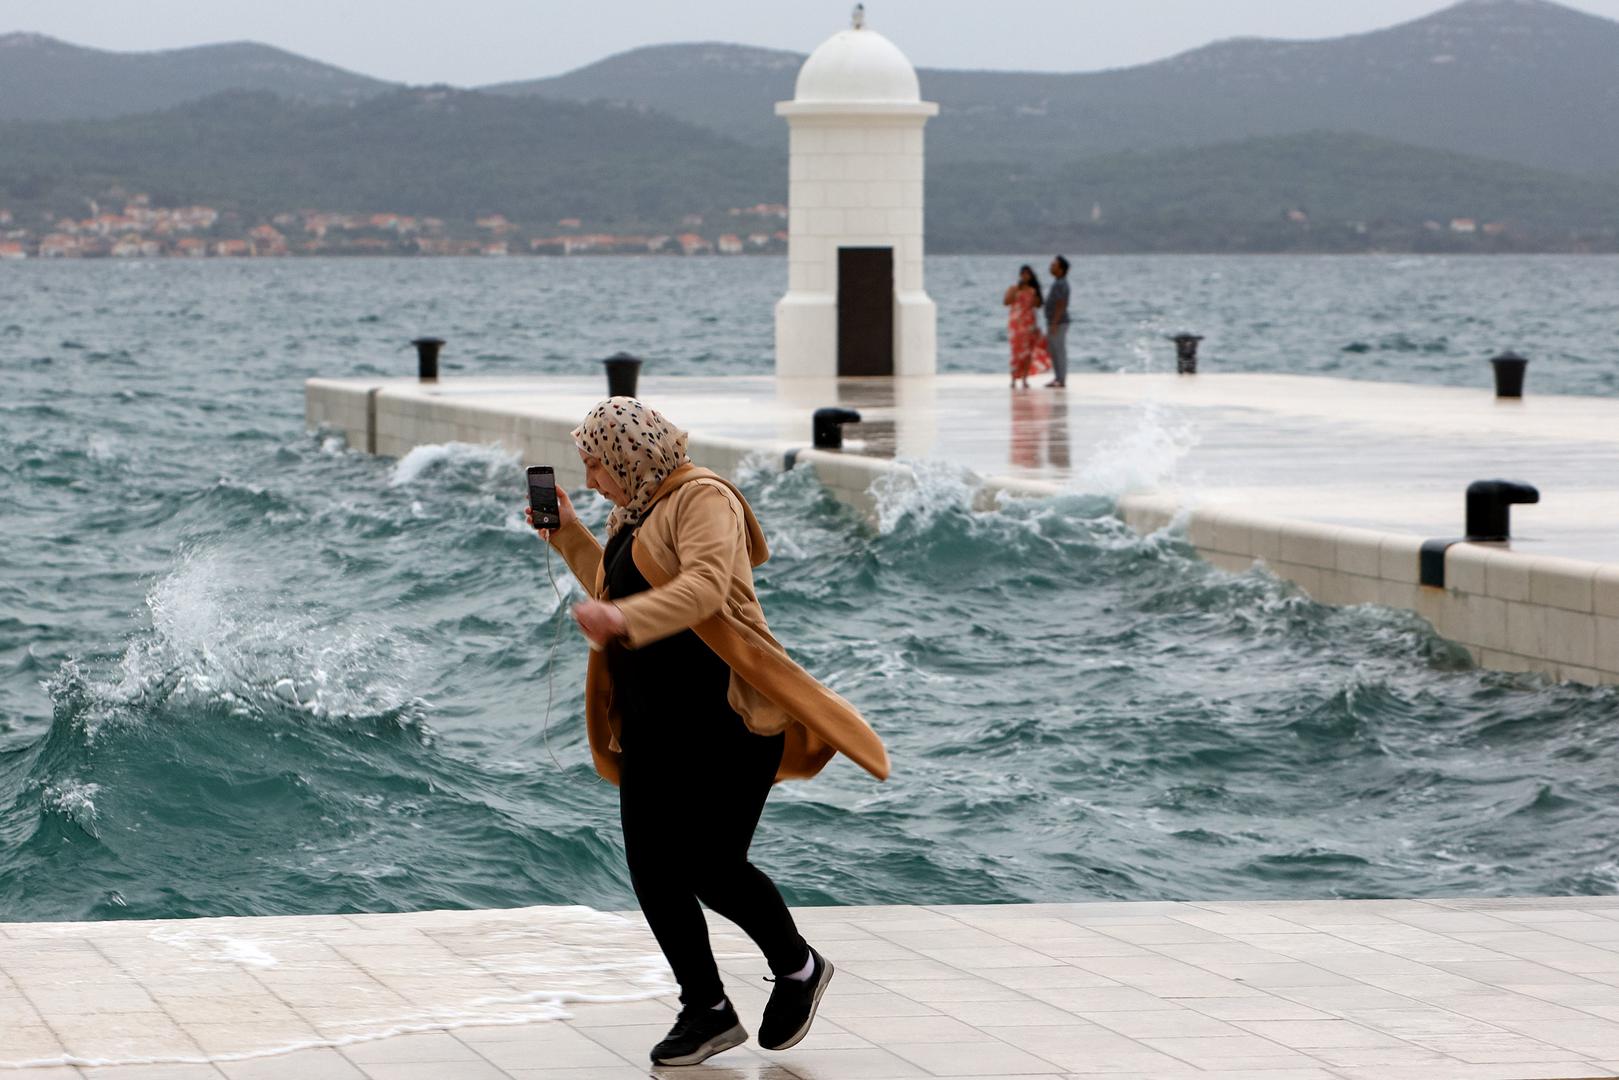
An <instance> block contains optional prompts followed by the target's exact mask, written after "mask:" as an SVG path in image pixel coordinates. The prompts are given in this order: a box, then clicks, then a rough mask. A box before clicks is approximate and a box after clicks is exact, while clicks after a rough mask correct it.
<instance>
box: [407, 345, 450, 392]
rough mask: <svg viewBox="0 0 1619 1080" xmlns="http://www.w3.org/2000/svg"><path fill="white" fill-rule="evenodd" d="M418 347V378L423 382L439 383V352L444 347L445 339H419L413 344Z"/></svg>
mask: <svg viewBox="0 0 1619 1080" xmlns="http://www.w3.org/2000/svg"><path fill="white" fill-rule="evenodd" d="M411 344H412V345H414V346H416V376H417V378H419V379H421V380H422V382H437V381H438V351H439V350H440V349H442V348H443V347H444V339H443V338H436V337H419V338H417V339H416V340H415V341H412V342H411Z"/></svg>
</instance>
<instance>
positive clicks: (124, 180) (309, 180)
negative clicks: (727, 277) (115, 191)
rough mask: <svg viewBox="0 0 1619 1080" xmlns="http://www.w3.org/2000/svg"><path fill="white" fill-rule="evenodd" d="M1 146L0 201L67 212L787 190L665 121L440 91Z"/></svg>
mask: <svg viewBox="0 0 1619 1080" xmlns="http://www.w3.org/2000/svg"><path fill="white" fill-rule="evenodd" d="M0 146H4V147H5V153H4V154H0V205H3V204H4V202H6V201H9V202H11V203H13V204H15V205H17V206H19V207H35V208H40V209H51V210H54V211H55V212H58V213H74V214H82V213H83V212H84V207H85V205H86V201H87V200H88V199H89V198H93V197H97V196H99V195H100V194H101V193H102V192H103V191H105V190H106V189H107V188H109V187H111V186H116V187H119V188H121V189H123V190H124V191H126V192H137V191H138V192H142V193H146V194H150V195H151V196H152V198H153V200H154V201H155V202H157V203H159V204H162V205H168V206H174V205H182V204H187V203H194V202H202V203H208V204H210V205H213V206H216V207H219V208H221V209H227V210H230V211H233V212H237V213H241V214H244V215H250V216H261V217H262V216H269V215H271V214H275V213H278V212H280V211H284V210H293V209H298V208H301V207H314V208H317V209H326V210H345V211H360V210H366V211H371V210H375V211H391V212H395V213H407V214H429V215H436V216H441V217H445V218H449V219H453V220H457V221H468V222H470V221H471V220H472V219H473V218H474V217H476V216H477V215H481V214H490V213H502V214H505V215H507V216H508V217H512V218H515V219H518V220H522V221H527V222H529V223H532V224H541V223H554V222H555V221H556V220H557V219H559V218H561V217H564V216H567V217H580V218H586V219H589V220H590V221H591V222H593V223H595V224H597V225H599V226H616V227H637V226H640V225H647V224H656V223H664V222H670V221H673V222H678V221H679V220H680V218H681V216H682V215H683V214H686V213H689V212H692V211H705V210H713V209H715V208H724V207H731V206H749V205H752V204H754V203H757V202H761V201H772V200H773V201H780V200H783V199H785V198H786V194H787V191H786V169H785V166H784V164H783V163H782V162H779V161H777V160H775V158H774V157H773V156H772V155H768V154H765V153H764V152H762V151H759V150H756V149H754V148H751V147H746V146H742V145H740V144H738V143H735V142H732V141H730V140H727V139H724V138H722V137H721V136H719V135H716V134H714V133H712V132H709V131H706V130H703V129H701V128H695V127H690V126H687V125H685V124H681V123H678V122H676V121H671V120H670V119H668V118H667V117H664V116H653V115H648V114H645V113H643V112H640V111H636V110H633V109H624V108H618V107H614V106H608V105H599V104H598V105H581V104H576V103H573V102H559V101H550V100H544V99H535V98H528V99H523V98H509V97H500V96H497V95H493V94H479V93H474V92H471V91H465V90H452V89H449V88H447V87H440V88H430V89H418V90H396V91H392V92H389V93H387V94H384V95H382V96H380V97H375V98H370V99H368V100H366V101H363V102H360V103H358V104H356V105H352V106H329V105H328V106H320V105H301V104H296V103H289V102H285V101H282V100H280V99H278V98H276V97H274V96H272V95H270V94H267V93H240V92H233V93H230V94H223V95H219V96H216V97H213V98H209V99H207V100H205V101H201V102H194V103H192V104H189V105H185V106H181V107H179V108H175V109H171V110H167V111H164V112H159V113H150V114H146V115H143V116H138V117H125V118H122V119H118V120H80V121H68V122H59V123H44V124H20V123H10V124H0Z"/></svg>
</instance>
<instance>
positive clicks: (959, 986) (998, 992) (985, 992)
mask: <svg viewBox="0 0 1619 1080" xmlns="http://www.w3.org/2000/svg"><path fill="white" fill-rule="evenodd" d="M878 981H879V983H881V984H882V985H883V986H884V987H886V988H887V989H889V990H895V991H897V992H899V993H902V994H904V995H905V996H906V997H908V998H910V999H911V1000H912V1001H919V1002H922V1003H923V1004H935V1003H937V1002H941V1001H1017V1000H1018V999H1020V998H1022V997H1023V996H1024V995H1022V994H1020V993H1018V992H1017V991H1016V990H1012V989H1010V988H1008V987H1005V986H1001V985H1000V984H998V983H994V982H991V981H990V980H988V979H901V980H896V981H894V982H887V981H886V980H881V979H879V980H878Z"/></svg>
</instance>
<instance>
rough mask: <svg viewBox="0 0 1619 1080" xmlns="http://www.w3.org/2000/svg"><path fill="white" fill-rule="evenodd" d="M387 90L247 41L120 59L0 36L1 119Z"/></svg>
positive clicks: (336, 97) (35, 38)
mask: <svg viewBox="0 0 1619 1080" xmlns="http://www.w3.org/2000/svg"><path fill="white" fill-rule="evenodd" d="M391 85H392V84H390V83H386V82H383V81H381V80H379V79H371V78H367V77H366V76H364V75H356V74H354V73H353V72H349V71H344V70H343V69H342V68H337V67H333V66H331V65H330V64H322V63H318V62H317V61H314V60H308V59H305V58H304V57H302V56H297V55H295V54H293V53H289V52H286V51H284V50H281V49H275V48H271V47H270V46H268V45H255V44H253V43H251V42H233V43H229V44H223V45H203V46H198V47H196V48H190V49H168V50H164V51H162V52H143V53H121V52H108V51H106V50H103V49H87V48H84V47H82V46H78V45H70V44H68V43H67V42H65V41H57V40H55V39H54V38H49V37H45V36H43V35H40V34H0V120H65V119H74V118H83V117H105V116H123V115H130V114H134V113H143V112H151V111H153V110H155V109H166V108H169V107H170V106H173V105H178V104H181V103H182V102H186V101H194V100H197V99H199V98H204V97H208V96H210V95H213V94H217V93H220V92H221V91H225V90H264V91H268V92H270V93H273V94H277V95H279V96H281V97H284V98H288V99H291V100H294V101H325V102H333V101H353V100H358V99H360V98H364V97H368V96H371V95H373V94H377V93H380V92H382V91H383V90H386V89H389V88H390V86H391Z"/></svg>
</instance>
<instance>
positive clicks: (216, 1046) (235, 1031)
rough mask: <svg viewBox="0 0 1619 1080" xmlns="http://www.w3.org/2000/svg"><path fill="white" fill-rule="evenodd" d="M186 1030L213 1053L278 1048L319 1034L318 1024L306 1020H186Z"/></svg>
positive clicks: (299, 1042)
mask: <svg viewBox="0 0 1619 1080" xmlns="http://www.w3.org/2000/svg"><path fill="white" fill-rule="evenodd" d="M184 1030H185V1034H186V1035H187V1036H189V1037H190V1039H191V1041H193V1042H195V1043H196V1044H197V1045H198V1046H200V1047H201V1048H202V1049H203V1051H204V1052H206V1053H208V1054H211V1055H220V1054H240V1053H253V1052H260V1051H266V1050H276V1049H281V1048H286V1047H291V1046H297V1045H299V1044H305V1043H308V1042H310V1041H312V1040H314V1039H317V1038H319V1033H318V1032H317V1031H316V1030H315V1028H314V1026H313V1025H310V1024H306V1023H303V1022H298V1023H270V1024H259V1023H223V1024H212V1023H207V1024H186V1025H185V1029H184Z"/></svg>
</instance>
